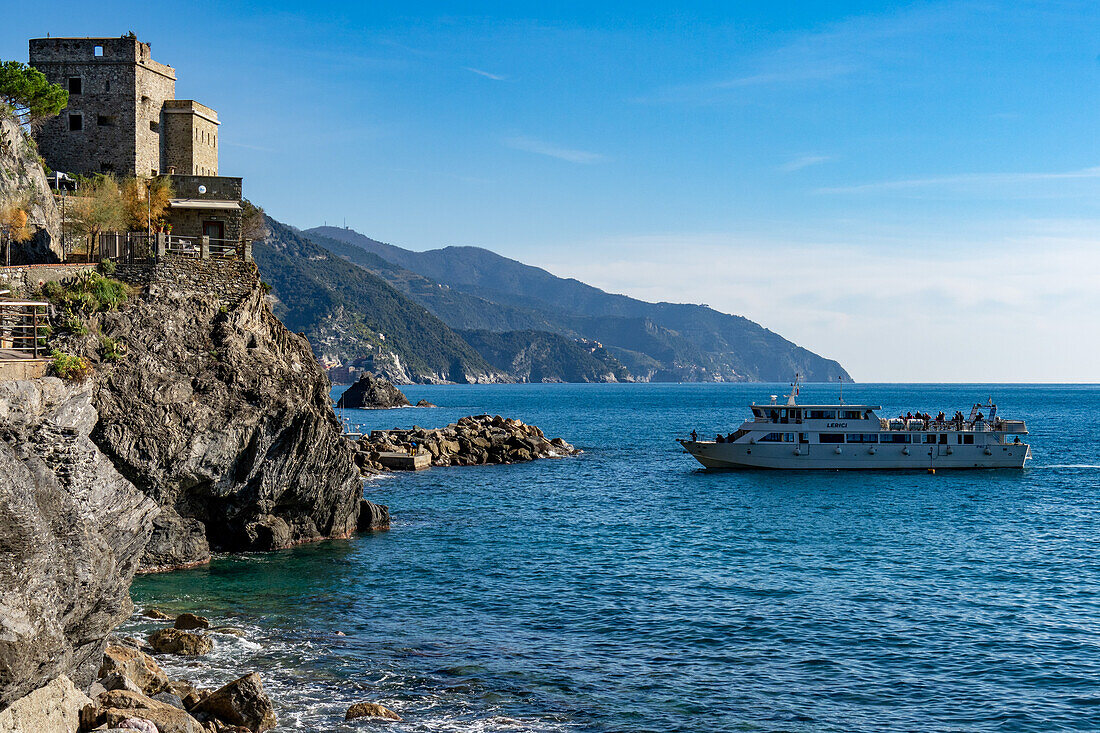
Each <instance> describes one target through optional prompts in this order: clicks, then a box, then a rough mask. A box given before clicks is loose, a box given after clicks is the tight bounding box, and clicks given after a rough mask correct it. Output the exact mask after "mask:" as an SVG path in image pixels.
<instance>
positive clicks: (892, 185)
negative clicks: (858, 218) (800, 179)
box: [816, 166, 1100, 194]
mask: <svg viewBox="0 0 1100 733" xmlns="http://www.w3.org/2000/svg"><path fill="white" fill-rule="evenodd" d="M1089 178H1100V166H1093V167H1091V168H1081V169H1080V170H1073V171H1060V172H1059V171H1056V172H1053V173H1050V172H1038V173H1035V172H1032V173H1026V172H1025V173H961V174H957V175H951V176H934V177H931V178H903V179H901V180H896V181H873V182H871V183H860V184H857V185H854V186H833V187H828V188H819V189H817V191H816V192H817V193H826V194H835V193H864V192H874V191H895V190H902V189H912V188H934V187H939V186H955V187H979V186H998V185H1013V184H1021V183H1040V182H1043V181H1071V180H1081V179H1089Z"/></svg>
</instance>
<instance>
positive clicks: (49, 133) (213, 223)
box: [30, 35, 241, 241]
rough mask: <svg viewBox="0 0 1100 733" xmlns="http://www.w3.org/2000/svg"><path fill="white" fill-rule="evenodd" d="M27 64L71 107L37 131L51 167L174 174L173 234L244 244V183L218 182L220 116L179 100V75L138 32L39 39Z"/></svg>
mask: <svg viewBox="0 0 1100 733" xmlns="http://www.w3.org/2000/svg"><path fill="white" fill-rule="evenodd" d="M30 65H31V66H33V67H35V68H36V69H38V70H39V71H41V72H42V73H43V74H45V75H46V78H47V79H48V80H49V81H50V82H52V83H54V84H60V85H61V86H62V87H64V88H65V89H68V91H69V104H68V106H67V107H66V108H65V109H64V110H62V111H61V114H60V115H58V116H57V117H54V118H52V119H50V120H47V121H46V123H45V124H43V125H42V127H41V128H40V129H39V130H37V131H36V133H35V139H36V141H37V143H38V150H39V152H40V154H41V155H42V157H43V158H44V159H45V161H46V165H47V166H49V167H50V168H52V169H53V170H55V171H62V172H66V173H80V174H84V175H89V174H93V173H113V174H115V175H118V176H122V177H127V176H140V177H151V176H160V175H169V176H171V177H172V188H173V190H174V191H175V192H176V197H175V198H173V199H172V206H171V213H170V218H171V223H172V233H173V235H176V236H184V237H199V236H203V235H206V236H210V237H211V238H214V239H223V240H230V241H232V240H236V239H238V238H239V236H240V222H241V207H240V201H241V179H240V178H221V177H219V176H218V127H219V125H220V124H221V123H220V122H219V121H218V113H217V112H215V111H214V110H213V109H211V108H210V107H207V106H206V105H203V104H199V103H198V102H196V101H194V100H192V99H176V98H175V96H176V71H175V69H173V68H172V67H171V66H166V65H165V64H161V63H158V62H156V61H154V60H153V59H152V57H151V53H150V46H149V44H148V43H142V42H141V41H139V40H138V39H137V38H136V37H135V36H133V35H125V36H122V37H119V38H33V39H31V41H30ZM199 179H202V180H201V181H200V180H199ZM218 196H226V197H227V198H218Z"/></svg>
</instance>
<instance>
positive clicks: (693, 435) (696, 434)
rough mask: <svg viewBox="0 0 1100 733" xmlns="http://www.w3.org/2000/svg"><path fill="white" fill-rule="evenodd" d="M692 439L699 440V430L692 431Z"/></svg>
mask: <svg viewBox="0 0 1100 733" xmlns="http://www.w3.org/2000/svg"><path fill="white" fill-rule="evenodd" d="M691 439H692V440H695V441H698V440H699V433H697V432H695V431H694V430H692V431H691Z"/></svg>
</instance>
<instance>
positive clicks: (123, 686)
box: [92, 672, 142, 692]
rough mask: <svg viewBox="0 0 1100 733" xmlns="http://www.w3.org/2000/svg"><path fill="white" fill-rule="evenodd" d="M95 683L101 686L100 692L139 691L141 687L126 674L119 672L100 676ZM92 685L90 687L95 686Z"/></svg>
mask: <svg viewBox="0 0 1100 733" xmlns="http://www.w3.org/2000/svg"><path fill="white" fill-rule="evenodd" d="M95 685H99V686H101V687H102V688H103V690H102V692H107V691H108V690H129V691H130V692H141V691H142V690H141V688H140V687H138V686H137V685H136V684H134V682H133V681H132V680H131V679H130V678H129V677H127V676H126V675H124V674H122V673H120V672H112V673H111V674H108V675H104V676H103V677H100V678H99V679H98V680H97V681H96V683H95ZM95 685H92V687H95Z"/></svg>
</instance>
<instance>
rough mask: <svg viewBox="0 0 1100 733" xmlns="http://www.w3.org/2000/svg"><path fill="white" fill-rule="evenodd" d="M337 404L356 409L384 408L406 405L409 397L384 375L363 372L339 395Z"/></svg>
mask: <svg viewBox="0 0 1100 733" xmlns="http://www.w3.org/2000/svg"><path fill="white" fill-rule="evenodd" d="M338 405H339V406H340V407H345V408H350V409H358V410H384V409H388V408H391V407H408V406H409V399H408V398H407V397H405V395H404V393H402V392H401V390H399V389H398V388H397V387H394V386H393V384H392V383H390V382H389V380H387V379H386V378H385V377H376V376H375V375H373V374H371V373H370V372H363V374H362V375H361V376H360V377H359V379H358V381H356V382H355V384H353V385H351V386H350V387H348V388H347V389H346V390H345V391H344V393H343V394H342V395H340V400H339V402H338Z"/></svg>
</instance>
